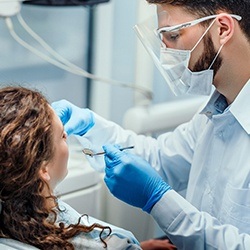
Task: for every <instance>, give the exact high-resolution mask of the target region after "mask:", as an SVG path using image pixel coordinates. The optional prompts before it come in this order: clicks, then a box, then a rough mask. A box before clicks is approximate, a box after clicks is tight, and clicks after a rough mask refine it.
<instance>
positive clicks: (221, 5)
mask: <svg viewBox="0 0 250 250" xmlns="http://www.w3.org/2000/svg"><path fill="white" fill-rule="evenodd" d="M146 1H147V2H148V3H152V4H160V5H164V4H169V5H173V6H180V7H183V8H185V9H186V10H187V11H188V12H190V13H191V14H193V15H196V16H197V17H203V16H208V15H213V14H217V13H219V12H226V13H230V14H236V15H239V16H241V17H242V20H241V21H240V22H239V25H240V27H241V29H242V31H243V32H244V33H245V36H246V37H247V39H248V40H250V15H249V13H250V1H248V0H146Z"/></svg>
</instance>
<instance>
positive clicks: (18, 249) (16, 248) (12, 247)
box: [0, 238, 38, 250]
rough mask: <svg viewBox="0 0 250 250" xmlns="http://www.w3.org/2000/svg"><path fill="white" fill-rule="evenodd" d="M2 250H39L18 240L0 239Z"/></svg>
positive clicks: (0, 248) (0, 249)
mask: <svg viewBox="0 0 250 250" xmlns="http://www.w3.org/2000/svg"><path fill="white" fill-rule="evenodd" d="M0 250H38V248H36V247H33V246H31V245H28V244H25V243H22V242H20V241H17V240H13V239H5V238H0Z"/></svg>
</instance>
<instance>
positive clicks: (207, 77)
mask: <svg viewBox="0 0 250 250" xmlns="http://www.w3.org/2000/svg"><path fill="white" fill-rule="evenodd" d="M214 21H215V20H214ZM214 21H213V22H212V23H211V24H210V25H209V27H208V28H207V30H206V31H205V33H204V34H203V35H202V37H201V38H200V39H199V40H198V42H197V43H196V44H195V46H194V47H193V49H192V50H177V49H170V48H161V53H160V63H161V66H162V68H163V69H164V75H163V76H164V78H165V79H166V81H167V82H168V84H169V85H172V86H173V88H174V91H175V93H176V95H180V94H185V93H188V94H196V95H209V94H210V93H211V89H212V82H213V70H212V69H211V67H212V65H213V64H214V62H215V60H216V58H217V57H218V55H219V53H220V51H221V49H222V46H221V47H220V49H219V51H218V52H217V54H216V56H215V58H214V60H213V62H212V63H211V65H210V67H209V68H208V69H207V70H203V71H199V72H192V71H191V70H190V69H189V68H188V65H189V60H190V56H191V52H192V51H193V50H194V49H195V48H196V47H197V45H198V44H199V42H200V41H201V40H202V38H203V37H204V36H205V35H206V33H207V32H208V30H209V29H210V27H211V26H212V25H213V23H214Z"/></svg>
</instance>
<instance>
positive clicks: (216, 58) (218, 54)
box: [208, 44, 224, 69]
mask: <svg viewBox="0 0 250 250" xmlns="http://www.w3.org/2000/svg"><path fill="white" fill-rule="evenodd" d="M223 46H224V44H222V45H221V46H220V48H219V50H218V52H217V54H216V56H215V57H214V60H213V61H212V62H211V64H210V66H209V68H208V69H211V68H212V66H213V64H214V62H215V60H216V59H217V57H218V56H219V54H220V52H221V50H222V48H223Z"/></svg>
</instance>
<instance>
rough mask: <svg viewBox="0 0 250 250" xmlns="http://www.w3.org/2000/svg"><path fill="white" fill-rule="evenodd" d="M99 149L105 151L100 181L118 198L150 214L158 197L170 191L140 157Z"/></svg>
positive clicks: (109, 147) (104, 147)
mask: <svg viewBox="0 0 250 250" xmlns="http://www.w3.org/2000/svg"><path fill="white" fill-rule="evenodd" d="M103 149H104V151H105V152H106V154H105V157H104V160H105V163H106V168H105V172H106V175H105V177H104V181H105V183H106V185H107V187H108V188H109V190H110V192H111V193H112V194H113V195H114V196H115V197H117V198H118V199H120V200H122V201H124V202H126V203H128V204H130V205H132V206H136V207H139V208H142V209H143V210H144V211H146V212H148V213H150V212H151V209H152V207H153V206H154V205H155V203H156V202H158V201H159V200H160V199H161V197H162V195H163V194H164V193H165V192H167V191H168V190H170V189H172V188H171V187H170V186H169V185H168V184H167V183H166V182H164V181H163V180H162V178H161V177H160V175H159V174H158V173H157V172H156V171H155V170H154V169H153V168H152V167H151V166H150V165H149V163H148V162H146V161H145V160H143V159H142V158H140V157H138V156H136V155H133V154H129V153H128V152H124V151H123V152H122V151H120V150H119V149H118V148H116V147H115V146H112V145H105V146H103Z"/></svg>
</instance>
